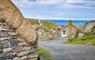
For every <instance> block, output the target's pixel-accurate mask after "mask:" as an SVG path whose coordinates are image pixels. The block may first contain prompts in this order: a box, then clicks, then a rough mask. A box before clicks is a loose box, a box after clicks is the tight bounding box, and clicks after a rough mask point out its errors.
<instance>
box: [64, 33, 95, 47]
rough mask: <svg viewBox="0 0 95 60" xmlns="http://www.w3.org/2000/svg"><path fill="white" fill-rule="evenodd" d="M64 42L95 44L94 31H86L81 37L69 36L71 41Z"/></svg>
mask: <svg viewBox="0 0 95 60" xmlns="http://www.w3.org/2000/svg"><path fill="white" fill-rule="evenodd" d="M64 44H88V45H94V46H95V33H94V34H93V33H92V32H90V33H87V34H86V35H85V36H83V37H82V38H71V41H68V42H65V43H64Z"/></svg>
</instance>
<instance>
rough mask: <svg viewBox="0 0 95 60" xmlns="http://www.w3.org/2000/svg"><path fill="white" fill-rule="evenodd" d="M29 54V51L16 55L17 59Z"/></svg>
mask: <svg viewBox="0 0 95 60" xmlns="http://www.w3.org/2000/svg"><path fill="white" fill-rule="evenodd" d="M29 53H30V51H21V52H20V53H18V55H17V56H18V57H20V56H25V55H28V54H29Z"/></svg>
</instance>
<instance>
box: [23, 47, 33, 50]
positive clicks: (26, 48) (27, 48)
mask: <svg viewBox="0 0 95 60" xmlns="http://www.w3.org/2000/svg"><path fill="white" fill-rule="evenodd" d="M30 49H31V47H24V48H23V50H30Z"/></svg>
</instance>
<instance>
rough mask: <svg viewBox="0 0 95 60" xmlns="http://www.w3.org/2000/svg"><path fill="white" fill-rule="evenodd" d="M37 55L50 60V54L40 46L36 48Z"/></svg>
mask: <svg viewBox="0 0 95 60" xmlns="http://www.w3.org/2000/svg"><path fill="white" fill-rule="evenodd" d="M38 54H39V55H41V56H43V57H45V58H46V60H52V57H51V54H50V52H49V51H47V50H46V49H44V48H42V47H41V46H39V47H38Z"/></svg>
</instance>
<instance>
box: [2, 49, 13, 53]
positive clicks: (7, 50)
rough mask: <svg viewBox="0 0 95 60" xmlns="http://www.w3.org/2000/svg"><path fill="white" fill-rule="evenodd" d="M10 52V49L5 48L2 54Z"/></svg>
mask: <svg viewBox="0 0 95 60" xmlns="http://www.w3.org/2000/svg"><path fill="white" fill-rule="evenodd" d="M11 50H12V48H5V49H3V52H9V51H11Z"/></svg>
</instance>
